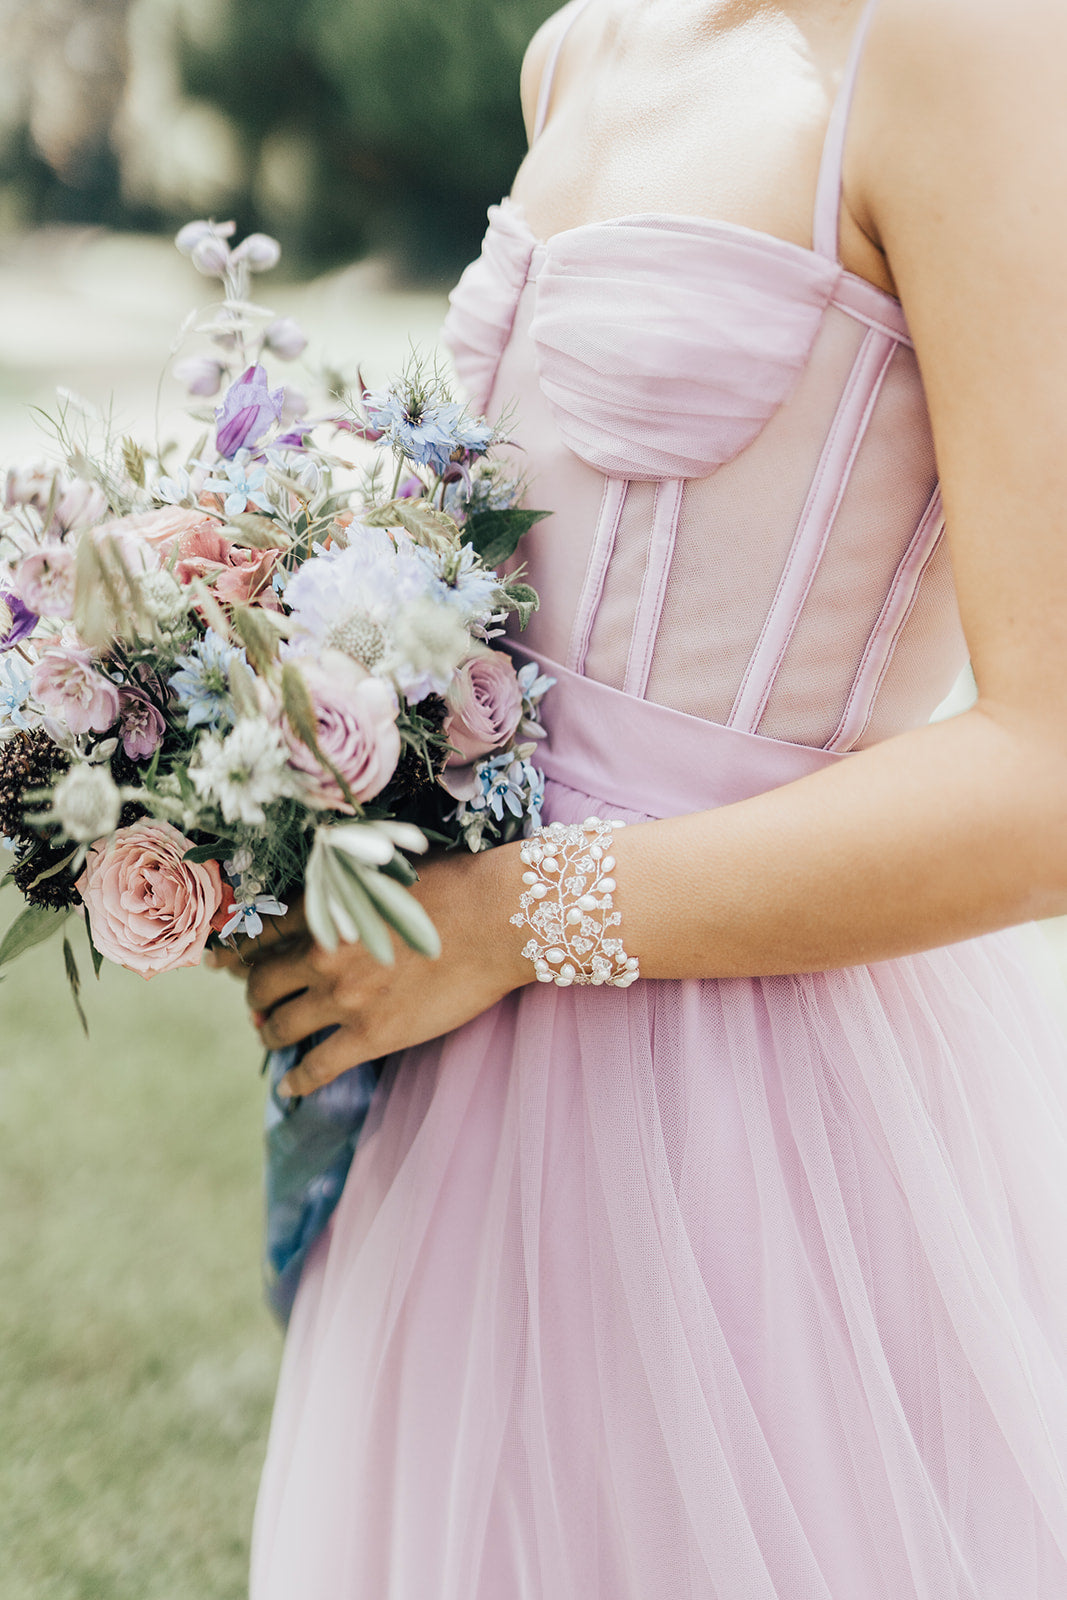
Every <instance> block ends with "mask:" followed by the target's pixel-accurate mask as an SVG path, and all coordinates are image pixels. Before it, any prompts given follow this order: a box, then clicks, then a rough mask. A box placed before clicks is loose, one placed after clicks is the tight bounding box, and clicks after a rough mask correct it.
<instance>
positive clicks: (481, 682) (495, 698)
mask: <svg viewBox="0 0 1067 1600" xmlns="http://www.w3.org/2000/svg"><path fill="white" fill-rule="evenodd" d="M446 698H447V700H448V706H449V716H448V718H447V720H446V722H445V725H444V735H445V738H446V739H447V740H448V742H449V744H450V745H453V746H454V747H455V753H454V754H452V755H450V756H449V758H448V761H447V763H446V764H447V765H448V766H450V767H465V766H469V765H470V763H471V762H472V761H477V760H478V759H479V758H480V757H482V756H487V755H489V754H490V752H491V751H493V750H504V749H506V748H507V746H508V745H509V744H510V743H511V741H512V739H513V738H514V737H515V731H516V729H517V728H518V726H519V723H520V722H521V721H522V690H521V689H520V687H519V680H518V678H517V677H516V676H515V668H514V667H513V666H512V664H511V658H510V657H509V656H506V655H505V654H504V653H503V651H501V650H480V651H479V652H478V654H477V655H473V656H470V657H468V659H467V660H466V661H464V662H463V663H462V665H461V666H460V668H459V670H458V671H457V673H456V676H455V679H454V680H453V683H452V686H451V687H450V689H449V691H448V695H447V697H446Z"/></svg>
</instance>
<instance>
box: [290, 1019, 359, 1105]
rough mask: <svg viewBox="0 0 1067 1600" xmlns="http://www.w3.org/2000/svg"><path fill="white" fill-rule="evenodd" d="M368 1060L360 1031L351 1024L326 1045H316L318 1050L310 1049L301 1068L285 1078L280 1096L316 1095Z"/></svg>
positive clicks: (325, 1041) (295, 1068)
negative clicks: (323, 1087)
mask: <svg viewBox="0 0 1067 1600" xmlns="http://www.w3.org/2000/svg"><path fill="white" fill-rule="evenodd" d="M304 1037H306V1035H305V1036H304ZM368 1059H369V1052H368V1050H367V1048H366V1046H365V1044H364V1042H363V1039H362V1035H361V1033H360V1030H359V1028H358V1027H357V1026H355V1025H354V1024H352V1023H348V1024H346V1025H345V1026H344V1027H341V1028H338V1030H337V1032H336V1033H332V1034H331V1035H330V1037H329V1038H328V1039H325V1040H323V1042H322V1044H319V1045H316V1046H315V1048H314V1050H309V1051H308V1053H307V1055H306V1056H305V1057H304V1059H303V1061H301V1063H300V1065H299V1066H298V1067H294V1068H293V1070H292V1072H289V1073H287V1074H286V1075H285V1077H284V1078H283V1079H282V1081H281V1083H280V1084H279V1086H278V1093H279V1094H280V1095H281V1096H282V1098H283V1099H288V1098H289V1096H294V1097H296V1096H299V1095H306V1094H314V1092H315V1090H316V1089H321V1088H322V1086H323V1084H325V1083H332V1082H333V1080H334V1079H335V1078H339V1077H340V1076H341V1074H342V1072H347V1071H348V1070H349V1068H350V1067H357V1066H358V1065H359V1063H360V1062H361V1061H366V1060H368Z"/></svg>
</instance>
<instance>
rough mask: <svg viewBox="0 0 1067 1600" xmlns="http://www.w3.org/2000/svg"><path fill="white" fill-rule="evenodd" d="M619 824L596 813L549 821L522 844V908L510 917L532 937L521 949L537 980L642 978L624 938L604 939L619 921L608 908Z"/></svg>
mask: <svg viewBox="0 0 1067 1600" xmlns="http://www.w3.org/2000/svg"><path fill="white" fill-rule="evenodd" d="M625 826H626V824H625V823H624V822H602V821H601V820H600V818H599V817H589V818H588V819H587V820H586V821H585V822H584V823H582V824H581V826H573V827H567V826H565V825H564V824H563V823H561V822H553V823H551V824H550V826H549V827H547V828H541V829H540V830H539V832H537V833H536V834H534V836H533V838H532V839H528V840H527V841H526V843H525V844H524V845H523V847H522V852H521V854H522V860H523V863H524V865H525V866H526V869H527V870H526V871H525V872H524V873H523V875H522V881H523V883H524V884H526V885H527V888H526V892H525V893H524V894H523V896H522V898H521V900H520V901H519V904H520V906H521V907H522V910H521V911H520V912H519V913H517V915H515V916H513V917H512V919H511V920H512V922H513V923H514V924H515V926H516V927H519V928H521V927H524V926H525V927H528V928H529V929H530V930H531V932H532V933H533V935H534V937H533V938H532V939H531V940H530V942H529V943H528V944H527V945H526V947H525V948H524V950H523V952H522V953H523V955H524V956H526V957H527V959H528V960H530V961H532V962H533V964H534V967H535V968H536V971H537V981H538V982H539V983H555V984H557V985H558V986H559V988H561V989H569V988H570V986H571V985H572V984H596V985H597V986H599V985H601V984H610V985H612V986H613V987H614V988H616V989H628V988H629V987H630V985H631V983H636V982H637V980H638V978H639V977H640V976H641V972H640V968H639V965H638V962H637V959H636V958H635V957H633V956H628V955H627V954H626V951H625V950H624V949H623V945H622V940H621V939H617V938H609V937H608V929H609V928H617V927H618V925H619V923H620V922H621V921H622V918H621V916H620V915H619V913H618V912H617V911H615V910H614V909H613V907H614V902H613V900H612V891H613V890H614V888H615V879H614V878H613V877H612V876H611V871H612V868H613V867H614V865H615V857H614V856H613V855H612V854H611V847H612V844H613V842H614V835H615V830H616V829H617V828H624V827H625Z"/></svg>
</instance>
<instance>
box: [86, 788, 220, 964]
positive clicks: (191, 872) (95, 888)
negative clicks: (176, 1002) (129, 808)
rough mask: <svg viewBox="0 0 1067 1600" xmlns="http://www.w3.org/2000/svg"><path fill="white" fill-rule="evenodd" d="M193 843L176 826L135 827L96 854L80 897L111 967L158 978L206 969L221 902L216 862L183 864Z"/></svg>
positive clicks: (147, 823)
mask: <svg viewBox="0 0 1067 1600" xmlns="http://www.w3.org/2000/svg"><path fill="white" fill-rule="evenodd" d="M191 848H192V845H191V842H190V840H188V839H186V838H185V836H184V834H181V833H179V832H178V829H177V828H174V827H172V826H171V824H170V823H169V822H150V821H147V820H145V821H142V822H135V823H134V824H133V826H132V827H129V828H120V829H119V830H118V832H117V833H114V834H112V836H111V838H110V839H108V840H107V841H106V842H105V843H103V844H97V845H94V846H93V848H92V849H91V850H90V852H89V856H88V860H87V861H86V864H85V871H84V872H83V873H82V875H81V877H80V878H79V879H78V884H77V887H78V893H79V894H80V895H81V897H82V900H83V901H84V903H85V907H86V910H87V911H88V913H89V923H90V926H91V928H92V931H93V943H94V944H95V945H96V948H97V949H98V950H99V951H100V954H101V955H102V956H105V957H106V958H107V960H109V961H114V962H117V963H118V965H119V966H121V967H128V968H129V969H130V971H131V972H139V973H140V974H141V976H142V977H144V978H154V977H155V976H156V974H157V973H160V972H173V971H175V970H176V969H177V968H178V967H195V966H197V965H198V964H199V962H200V959H201V957H202V956H203V953H204V948H205V946H206V944H207V941H208V938H209V936H210V933H211V919H212V918H213V917H214V916H215V914H216V912H217V911H218V909H219V906H220V904H221V902H222V897H223V882H222V874H221V872H220V871H219V864H218V862H217V861H206V862H189V861H185V860H183V857H184V855H185V853H186V851H187V850H190V849H191Z"/></svg>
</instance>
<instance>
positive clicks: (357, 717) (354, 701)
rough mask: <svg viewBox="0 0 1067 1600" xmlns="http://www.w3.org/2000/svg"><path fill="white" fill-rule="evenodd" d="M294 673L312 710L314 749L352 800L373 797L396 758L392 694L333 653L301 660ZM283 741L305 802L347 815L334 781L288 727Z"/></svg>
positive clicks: (347, 659) (397, 747) (347, 808)
mask: <svg viewBox="0 0 1067 1600" xmlns="http://www.w3.org/2000/svg"><path fill="white" fill-rule="evenodd" d="M300 670H301V674H302V676H303V678H304V682H305V683H306V684H307V686H308V690H309V692H310V694H311V700H312V704H313V705H314V707H315V722H316V728H317V737H318V741H319V748H320V749H321V750H322V753H323V755H324V756H326V757H327V758H328V759H329V760H330V761H331V762H332V763H333V765H334V766H335V767H336V768H337V770H338V772H340V773H341V775H342V776H343V778H344V780H345V782H346V783H347V784H348V787H349V789H350V790H351V792H352V795H353V797H354V799H356V800H357V801H359V802H360V804H362V803H363V802H364V801H365V800H371V799H373V797H374V796H375V795H376V794H380V793H381V791H382V790H383V789H384V788H385V786H386V784H387V783H388V782H389V779H390V778H391V777H392V776H393V773H394V772H395V771H396V764H397V762H398V761H399V760H400V734H399V732H398V730H397V726H396V717H397V703H396V696H395V694H394V693H393V691H392V689H391V688H390V687H389V686H388V684H385V683H383V682H382V681H381V679H380V678H372V677H370V676H369V675H368V674H367V673H366V672H364V670H363V668H362V667H360V666H359V665H358V664H357V663H356V662H355V661H353V660H351V659H350V657H348V656H345V655H341V653H340V652H339V651H334V650H330V651H327V652H326V654H325V655H324V656H323V658H322V660H321V662H316V661H301V662H300ZM285 737H286V741H287V743H288V745H289V749H290V751H291V752H292V753H291V755H290V757H289V765H290V766H291V767H293V768H295V769H296V771H297V772H300V773H303V774H304V775H305V776H306V777H307V778H308V779H309V784H308V792H307V799H308V803H309V804H310V805H313V806H322V807H325V808H326V809H328V810H331V811H349V812H350V811H351V809H352V808H351V806H350V805H348V803H347V802H346V800H345V797H344V795H343V794H342V792H341V788H340V785H339V784H338V783H337V781H336V779H335V778H333V777H332V776H331V774H330V773H329V772H326V771H324V770H323V768H322V766H321V765H320V763H319V761H318V759H317V758H316V756H315V755H314V753H313V752H312V751H311V750H309V749H308V747H307V745H306V744H304V743H303V742H302V741H301V740H300V739H299V738H298V737H297V735H296V733H295V732H294V731H293V729H292V728H291V727H290V726H289V725H288V723H286V725H285Z"/></svg>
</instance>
